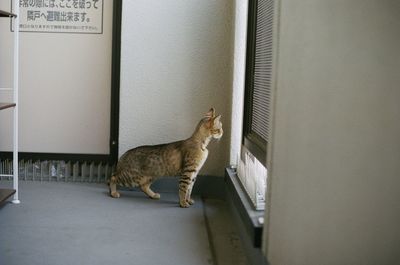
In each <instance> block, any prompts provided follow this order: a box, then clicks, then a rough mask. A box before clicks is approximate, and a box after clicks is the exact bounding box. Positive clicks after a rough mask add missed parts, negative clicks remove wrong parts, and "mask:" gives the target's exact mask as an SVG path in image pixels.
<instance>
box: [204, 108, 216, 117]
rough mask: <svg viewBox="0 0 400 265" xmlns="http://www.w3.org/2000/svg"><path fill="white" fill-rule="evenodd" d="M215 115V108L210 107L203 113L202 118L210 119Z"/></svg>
mask: <svg viewBox="0 0 400 265" xmlns="http://www.w3.org/2000/svg"><path fill="white" fill-rule="evenodd" d="M213 117H215V109H214V108H211V109H210V110H209V111H208V112H207V113H206V114H205V115H204V118H207V119H211V118H213Z"/></svg>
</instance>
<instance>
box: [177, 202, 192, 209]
mask: <svg viewBox="0 0 400 265" xmlns="http://www.w3.org/2000/svg"><path fill="white" fill-rule="evenodd" d="M179 205H180V206H181V208H189V207H190V204H189V203H188V202H187V201H184V202H180V203H179Z"/></svg>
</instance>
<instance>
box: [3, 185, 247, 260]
mask: <svg viewBox="0 0 400 265" xmlns="http://www.w3.org/2000/svg"><path fill="white" fill-rule="evenodd" d="M0 186H3V187H4V186H7V185H4V183H0ZM20 199H21V202H22V203H21V204H20V205H13V204H9V203H6V204H5V205H2V206H0V207H1V208H0V220H1V223H0V264H7V265H25V264H26V265H28V264H29V265H64V264H65V265H67V264H68V265H69V264H85V265H91V264H96V265H101V264H107V265H109V264H113V265H119V264H121V265H122V264H124V265H125V264H137V265H170V264H171V265H180V264H182V265H192V264H193V265H197V264H199V265H211V264H214V265H223V264H232V265H234V264H240V265H241V264H245V263H244V256H243V253H242V252H240V246H239V247H237V245H238V244H240V242H239V241H238V239H237V238H238V237H237V235H235V233H234V228H233V226H232V224H230V223H229V222H230V220H229V217H228V216H227V212H226V209H225V210H224V208H223V207H224V205H223V204H224V203H223V202H221V201H218V200H206V205H207V206H205V205H204V204H203V202H202V200H201V199H200V198H196V204H195V205H193V206H192V207H191V208H188V209H182V208H180V207H179V206H178V197H177V194H172V193H162V194H161V199H160V200H159V201H156V200H151V199H148V198H147V197H146V196H145V195H144V194H143V193H141V192H136V191H122V193H121V198H119V199H113V198H110V197H109V196H108V190H107V187H106V185H104V184H89V183H62V182H42V183H41V182H30V181H25V182H21V183H20ZM221 203H222V204H221ZM224 211H225V212H224ZM204 213H206V214H207V215H208V214H210V216H209V217H207V218H205V217H204ZM218 213H219V214H218ZM221 213H222V214H221ZM209 237H210V238H209ZM224 240H226V241H227V242H226V243H225V242H224ZM210 242H211V243H210ZM235 249H236V250H235ZM232 251H235V252H236V253H230V252H232ZM227 257H228V260H227ZM232 257H233V259H234V260H233V263H232V262H231V261H229V259H232Z"/></svg>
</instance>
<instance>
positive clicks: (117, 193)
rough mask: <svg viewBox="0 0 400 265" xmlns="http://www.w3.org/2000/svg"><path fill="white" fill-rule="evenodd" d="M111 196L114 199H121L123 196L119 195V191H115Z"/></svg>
mask: <svg viewBox="0 0 400 265" xmlns="http://www.w3.org/2000/svg"><path fill="white" fill-rule="evenodd" d="M110 195H111V197H113V198H119V197H121V195H120V194H119V192H118V191H113V192H111V193H110Z"/></svg>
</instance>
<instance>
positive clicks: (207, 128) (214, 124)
mask: <svg viewBox="0 0 400 265" xmlns="http://www.w3.org/2000/svg"><path fill="white" fill-rule="evenodd" d="M201 127H202V128H203V131H204V133H206V134H207V136H209V137H212V138H214V139H220V138H221V137H222V135H223V133H224V131H223V130H222V122H221V115H217V116H216V115H215V109H214V108H211V109H210V110H209V111H208V112H207V113H206V114H205V115H204V118H203V119H202V121H201Z"/></svg>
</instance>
